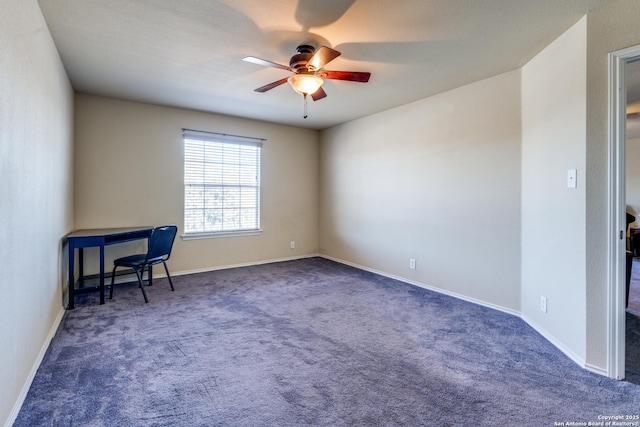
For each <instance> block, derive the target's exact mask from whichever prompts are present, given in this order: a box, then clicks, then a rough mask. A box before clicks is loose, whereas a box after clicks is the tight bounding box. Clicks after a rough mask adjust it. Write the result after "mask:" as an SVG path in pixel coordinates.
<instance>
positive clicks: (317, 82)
mask: <svg viewBox="0 0 640 427" xmlns="http://www.w3.org/2000/svg"><path fill="white" fill-rule="evenodd" d="M338 56H340V52H338V51H337V50H335V49H331V48H329V47H326V46H322V47H320V48H319V49H318V50H316V49H315V48H314V47H313V46H309V45H306V44H303V45H300V46H298V47H297V48H296V54H295V55H293V56H292V57H291V59H290V60H289V66H286V65H282V64H277V63H275V62H271V61H267V60H266V59H261V58H256V57H254V56H247V57H245V58H242V60H243V61H247V62H251V63H254V64H258V65H263V66H265V67H274V68H280V69H282V70H287V71H291V72H293V73H294V74H293V75H292V76H290V77H285V78H283V79H280V80H278V81H275V82H273V83H269V84H268V85H265V86H262V87H259V88H257V89H255V91H256V92H266V91H268V90H271V89H273V88H274V87H278V86H280V85H281V84H284V83H286V82H289V84H290V85H291V87H292V88H293V90H295V91H296V92H298V93H300V94H302V95H303V96H304V99H305V104H304V107H305V108H304V109H305V112H304V118H305V119H306V118H307V102H306V101H307V95H311V98H312V99H313V100H314V101H318V100H320V99H322V98H324V97H326V96H327V93H326V92H325V91H324V89H322V85H323V83H324V79H331V80H347V81H351V82H360V83H366V82H368V81H369V77H371V73H367V72H360V71H330V70H324V69H323V67H324V66H325V65H327V64H328V63H329V62H331V61H333V60H334V59H336V58H337V57H338Z"/></svg>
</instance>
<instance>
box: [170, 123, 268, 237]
mask: <svg viewBox="0 0 640 427" xmlns="http://www.w3.org/2000/svg"><path fill="white" fill-rule="evenodd" d="M188 140H189V141H193V142H195V143H196V144H199V145H202V150H203V153H202V155H201V156H198V154H197V149H198V148H199V147H196V149H195V150H193V147H191V149H189V147H188V146H189V145H190V144H188V142H187V141H188ZM264 141H265V140H264V139H262V138H252V137H243V136H238V135H228V134H222V133H217V132H206V131H196V130H192V129H183V134H182V145H183V147H182V148H183V205H182V213H183V233H182V238H183V239H184V240H190V239H208V238H218V237H233V236H247V235H257V234H261V233H262V229H261V223H262V203H261V202H262V200H261V199H262V176H261V175H262V148H263V142H264ZM243 147H245V148H243ZM247 147H253V148H254V149H256V152H255V153H251V151H252V150H250V149H249V150H247ZM248 153H249V154H250V155H249V156H247V154H248ZM229 154H233V160H232V161H226V159H225V155H229ZM236 156H237V157H236ZM190 158H191V160H190ZM194 159H195V166H194V165H191V166H192V167H190V165H189V163H190V161H191V163H193V160H194ZM247 160H248V162H247ZM243 161H244V162H243ZM243 163H244V164H243ZM243 166H244V170H245V172H246V169H247V168H248V169H249V174H246V173H244V174H243ZM199 168H201V170H198V169H199ZM231 170H233V171H234V173H233V174H231V175H235V173H236V171H237V173H238V176H236V177H233V179H230V178H229V175H230V174H229V173H228V172H229V171H231ZM194 173H195V174H196V175H197V173H202V174H203V177H202V180H199V181H198V180H197V179H196V182H193V178H194V176H195V175H194ZM254 178H255V180H254ZM190 180H191V182H189V181H190ZM198 186H200V188H201V190H200V191H201V193H202V201H201V202H200V205H199V206H197V207H196V208H195V209H196V210H200V209H201V210H202V216H203V218H202V222H201V226H200V227H199V228H198V229H197V230H194V228H193V226H192V224H189V226H188V225H187V224H188V222H189V209H188V205H189V197H190V196H191V198H192V201H193V200H196V203H198V202H197V199H198V197H196V198H195V199H194V198H193V194H191V195H190V194H189V188H191V189H193V188H194V187H195V188H197V187H198ZM225 188H227V189H229V190H231V193H232V194H231V195H230V196H229V197H230V198H231V200H232V201H229V202H227V204H226V205H225V202H224V200H223V201H222V202H221V205H219V206H218V207H216V208H215V209H216V210H217V211H218V213H222V219H218V221H221V222H222V224H221V227H220V228H218V227H210V226H209V227H208V226H207V224H209V225H211V224H212V221H208V220H207V218H206V216H207V215H211V211H212V210H213V209H214V208H213V207H212V203H213V204H215V203H216V202H212V201H211V199H207V193H208V194H209V195H211V196H214V198H215V197H222V196H221V193H222V192H223V191H224V190H223V189H225ZM207 189H208V190H209V191H207ZM243 189H244V190H247V189H249V190H251V189H253V191H255V195H254V194H252V191H250V192H249V193H250V194H249V197H248V198H247V197H246V196H245V197H244V198H243V195H242V192H243V191H242V190H243ZM234 190H235V195H233V193H234ZM247 201H248V202H247ZM229 204H231V205H232V206H231V207H229V206H228V205H229ZM207 205H209V207H207ZM225 206H226V209H227V210H231V211H235V212H236V213H235V216H236V217H237V218H236V219H234V220H233V221H229V222H225V221H224V209H225ZM190 209H192V210H193V209H194V208H193V207H191V208H190ZM246 210H249V211H250V212H251V211H253V214H254V217H255V218H254V221H253V222H252V223H251V220H250V221H249V222H250V224H249V226H248V227H247V226H245V227H243V226H242V221H243V218H242V216H241V215H242V212H243V211H245V212H246ZM207 211H209V214H207ZM235 221H238V222H237V225H238V227H237V228H233V227H232V228H226V227H228V226H229V224H232V223H233V222H235ZM225 224H226V226H225ZM214 228H215V229H214ZM189 230H193V231H189Z"/></svg>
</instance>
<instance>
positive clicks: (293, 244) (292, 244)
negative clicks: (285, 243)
mask: <svg viewBox="0 0 640 427" xmlns="http://www.w3.org/2000/svg"><path fill="white" fill-rule="evenodd" d="M290 246H291V249H295V248H296V241H295V240H292V241H291V243H290Z"/></svg>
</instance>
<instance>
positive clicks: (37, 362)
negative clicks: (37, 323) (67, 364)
mask: <svg viewBox="0 0 640 427" xmlns="http://www.w3.org/2000/svg"><path fill="white" fill-rule="evenodd" d="M64 313H65V309H64V307H60V311H58V314H57V315H56V318H55V320H54V321H53V325H51V329H49V333H48V334H47V337H46V339H45V340H44V343H43V344H42V347H41V348H40V352H39V353H38V356H37V357H36V360H35V362H34V363H33V366H32V367H31V371H30V372H29V376H28V377H27V379H26V381H25V382H24V385H23V386H22V390H20V394H18V399H17V400H16V403H15V404H14V405H13V409H12V410H11V413H10V414H9V418H8V419H7V422H6V424H5V427H11V426H12V425H13V423H14V422H15V420H16V418H17V417H18V414H19V413H20V409H22V404H23V403H24V400H25V399H26V398H27V394H28V393H29V389H30V388H31V383H32V382H33V379H34V378H35V376H36V373H37V372H38V368H40V364H41V363H42V360H43V359H44V355H45V354H46V353H47V350H48V349H49V344H50V343H51V340H52V339H53V337H54V336H55V334H56V332H57V330H58V327H59V326H60V322H62V317H63V316H64Z"/></svg>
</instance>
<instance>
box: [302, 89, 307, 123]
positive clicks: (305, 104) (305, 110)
mask: <svg viewBox="0 0 640 427" xmlns="http://www.w3.org/2000/svg"><path fill="white" fill-rule="evenodd" d="M302 95H303V96H304V118H305V119H306V118H307V94H306V93H303V94H302Z"/></svg>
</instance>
